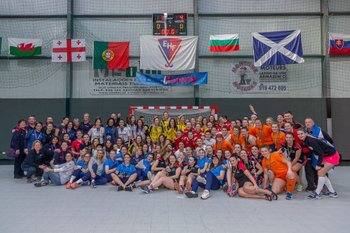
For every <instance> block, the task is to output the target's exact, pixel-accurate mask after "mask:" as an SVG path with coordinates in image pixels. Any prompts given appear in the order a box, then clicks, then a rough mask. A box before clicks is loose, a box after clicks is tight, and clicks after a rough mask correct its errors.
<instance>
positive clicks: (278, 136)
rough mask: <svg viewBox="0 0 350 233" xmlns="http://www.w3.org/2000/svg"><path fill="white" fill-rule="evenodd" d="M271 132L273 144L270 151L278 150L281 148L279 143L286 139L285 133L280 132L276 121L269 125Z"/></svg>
mask: <svg viewBox="0 0 350 233" xmlns="http://www.w3.org/2000/svg"><path fill="white" fill-rule="evenodd" d="M271 129H272V133H271V136H272V138H273V146H274V149H273V150H272V151H278V150H279V149H281V145H282V144H283V143H285V141H286V135H285V133H283V132H281V130H280V128H279V126H278V123H273V124H272V126H271Z"/></svg>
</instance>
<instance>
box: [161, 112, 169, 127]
mask: <svg viewBox="0 0 350 233" xmlns="http://www.w3.org/2000/svg"><path fill="white" fill-rule="evenodd" d="M169 120H170V116H169V113H168V112H167V111H165V112H163V117H162V121H161V125H162V127H163V128H166V127H168V125H169Z"/></svg>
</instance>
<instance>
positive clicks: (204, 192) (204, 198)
mask: <svg viewBox="0 0 350 233" xmlns="http://www.w3.org/2000/svg"><path fill="white" fill-rule="evenodd" d="M209 197H210V194H209V191H208V190H206V189H205V190H204V191H203V193H202V196H201V199H203V200H206V199H208V198H209Z"/></svg>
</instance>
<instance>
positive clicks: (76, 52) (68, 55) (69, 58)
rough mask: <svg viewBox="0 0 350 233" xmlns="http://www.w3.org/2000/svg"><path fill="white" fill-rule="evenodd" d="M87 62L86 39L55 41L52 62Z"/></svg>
mask: <svg viewBox="0 0 350 233" xmlns="http://www.w3.org/2000/svg"><path fill="white" fill-rule="evenodd" d="M85 60H86V51H85V40H84V39H63V40H54V41H53V43H52V62H81V61H85Z"/></svg>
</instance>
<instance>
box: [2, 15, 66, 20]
mask: <svg viewBox="0 0 350 233" xmlns="http://www.w3.org/2000/svg"><path fill="white" fill-rule="evenodd" d="M49 18H50V19H54V18H60V19H65V18H67V15H0V19H49Z"/></svg>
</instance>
